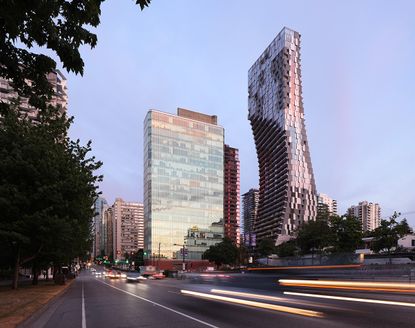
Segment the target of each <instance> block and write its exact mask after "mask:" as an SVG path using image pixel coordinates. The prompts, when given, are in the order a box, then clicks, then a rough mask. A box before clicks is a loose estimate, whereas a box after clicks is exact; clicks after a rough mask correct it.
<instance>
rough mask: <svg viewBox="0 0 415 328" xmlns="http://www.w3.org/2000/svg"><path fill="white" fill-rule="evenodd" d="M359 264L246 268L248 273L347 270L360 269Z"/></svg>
mask: <svg viewBox="0 0 415 328" xmlns="http://www.w3.org/2000/svg"><path fill="white" fill-rule="evenodd" d="M361 266H362V265H361V264H341V265H303V266H301V265H299V266H280V267H265V268H248V269H247V270H248V271H263V270H293V269H295V270H300V269H347V268H360V267H361Z"/></svg>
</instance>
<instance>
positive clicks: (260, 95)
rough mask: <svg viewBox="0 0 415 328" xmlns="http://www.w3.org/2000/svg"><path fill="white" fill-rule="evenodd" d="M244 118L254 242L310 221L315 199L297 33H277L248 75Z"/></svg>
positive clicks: (288, 232) (290, 31)
mask: <svg viewBox="0 0 415 328" xmlns="http://www.w3.org/2000/svg"><path fill="white" fill-rule="evenodd" d="M248 75H249V86H248V94H249V96H248V97H249V98H248V106H249V115H248V118H249V120H250V121H251V126H252V131H253V134H254V139H255V145H256V150H257V157H258V165H259V205H258V217H257V221H256V223H255V227H254V230H255V232H256V238H257V240H258V241H259V240H262V239H264V238H273V239H277V238H278V237H282V240H284V239H285V238H284V236H287V237H288V236H289V235H292V234H293V233H294V232H295V231H296V230H297V229H298V227H299V225H301V224H302V223H303V222H305V221H308V220H314V219H315V217H316V214H317V196H316V186H315V182H314V175H313V168H312V166H311V157H310V151H309V147H308V142H307V135H306V130H305V124H304V108H303V99H302V88H301V65H300V34H299V33H298V32H295V31H293V30H290V29H288V28H286V27H285V28H283V29H282V31H281V32H280V33H279V34H278V35H277V37H276V38H275V39H274V41H272V42H271V44H270V45H269V46H268V48H267V49H266V50H265V51H264V52H263V54H262V55H261V56H260V57H259V59H258V60H257V61H256V62H255V63H254V64H253V65H252V67H251V68H250V70H249V73H248Z"/></svg>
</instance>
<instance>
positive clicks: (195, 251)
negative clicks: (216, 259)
mask: <svg viewBox="0 0 415 328" xmlns="http://www.w3.org/2000/svg"><path fill="white" fill-rule="evenodd" d="M222 240H223V221H222V220H220V221H218V222H214V223H212V224H211V225H210V226H209V228H207V229H200V228H199V227H197V226H194V227H192V228H190V229H188V230H187V236H186V237H185V239H184V242H185V258H186V259H188V260H200V259H201V258H202V255H203V253H204V252H205V251H206V249H208V248H209V247H210V246H213V245H216V244H218V243H220V242H221V241H222ZM182 257H183V254H182V249H180V251H178V252H176V258H177V259H181V258H182Z"/></svg>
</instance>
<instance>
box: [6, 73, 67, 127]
mask: <svg viewBox="0 0 415 328" xmlns="http://www.w3.org/2000/svg"><path fill="white" fill-rule="evenodd" d="M48 81H49V83H50V84H51V87H52V90H53V95H52V99H51V101H50V104H51V105H53V106H58V107H59V111H60V113H61V114H64V113H66V110H67V104H68V93H67V86H66V78H65V76H64V75H63V74H62V73H61V72H60V71H59V70H56V71H54V72H51V73H49V74H48ZM17 98H18V94H17V92H16V91H15V90H14V88H13V86H12V83H11V82H10V81H9V80H7V79H5V78H3V77H0V102H4V103H8V104H9V103H11V102H12V101H13V99H17ZM19 109H20V111H21V113H24V114H27V117H28V118H29V119H31V120H36V118H37V116H38V113H39V111H38V109H36V108H34V107H33V106H31V105H29V102H28V99H27V98H20V102H19Z"/></svg>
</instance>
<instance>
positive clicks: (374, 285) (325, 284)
mask: <svg viewBox="0 0 415 328" xmlns="http://www.w3.org/2000/svg"><path fill="white" fill-rule="evenodd" d="M278 282H279V284H280V285H281V286H295V287H310V288H330V289H355V290H366V291H388V292H415V284H405V283H389V282H365V281H336V280H297V279H280V280H278Z"/></svg>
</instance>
